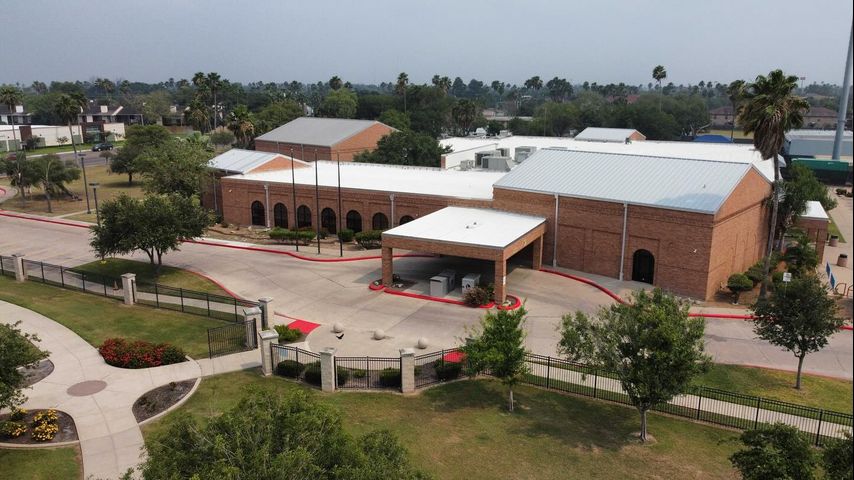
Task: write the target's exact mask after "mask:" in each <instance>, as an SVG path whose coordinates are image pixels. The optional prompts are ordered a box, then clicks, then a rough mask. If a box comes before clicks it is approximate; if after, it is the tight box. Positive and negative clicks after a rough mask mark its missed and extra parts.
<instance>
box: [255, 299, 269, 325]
mask: <svg viewBox="0 0 854 480" xmlns="http://www.w3.org/2000/svg"><path fill="white" fill-rule="evenodd" d="M272 301H273V298H272V297H261V298H259V299H258V303H260V304H261V328H264V329H267V328H270V315H272V313H273V311H272V310H270V302H272Z"/></svg>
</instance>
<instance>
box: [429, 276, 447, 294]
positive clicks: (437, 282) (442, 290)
mask: <svg viewBox="0 0 854 480" xmlns="http://www.w3.org/2000/svg"><path fill="white" fill-rule="evenodd" d="M446 295H448V277H445V276H442V275H436V276H435V277H430V296H432V297H444V296H446Z"/></svg>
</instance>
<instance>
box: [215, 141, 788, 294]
mask: <svg viewBox="0 0 854 480" xmlns="http://www.w3.org/2000/svg"><path fill="white" fill-rule="evenodd" d="M293 166H294V168H293V169H290V168H288V169H283V170H276V169H272V170H267V171H257V172H252V173H247V174H244V175H235V176H229V177H225V178H223V179H222V195H223V199H222V202H223V214H224V217H225V221H227V222H229V223H237V224H243V225H250V224H255V225H259V226H265V227H272V226H281V227H290V228H294V227H307V226H313V227H317V226H318V225H320V226H322V227H323V228H325V229H327V230H329V231H330V232H335V231H337V229H339V228H341V227H346V228H349V229H352V230H356V231H359V230H368V229H374V230H388V231H387V235H384V249H383V257H387V258H388V263H387V265H386V264H385V262H384V270H388V272H385V273H389V279H390V278H391V272H392V264H391V253H392V251H391V250H392V248H406V249H410V248H415V247H417V249H418V250H424V251H431V252H434V253H440V254H443V255H456V256H462V257H466V256H469V257H470V258H478V259H486V260H490V261H494V262H495V269H494V274H495V278H494V280H495V283H496V293H497V294H498V296H499V297H501V296H503V292H504V286H503V275H504V272H505V271H506V261H507V260H508V259H509V257H510V256H512V255H513V254H516V253H517V252H523V253H524V255H526V258H530V257H533V260H532V261H531V264H532V265H533V266H534V267H538V266H539V265H540V263H542V264H547V265H554V266H558V267H564V268H569V269H574V270H579V271H582V272H590V273H595V274H599V275H605V276H610V277H614V278H620V279H626V280H636V281H641V282H646V283H650V284H653V285H656V286H660V287H663V288H665V289H669V290H671V291H673V292H675V293H679V294H682V295H686V296H690V297H694V298H702V299H706V298H710V297H712V296H713V295H714V294H715V293H716V292H717V291H718V290H719V289H720V288H721V285H722V284H723V283H725V282H726V278H727V277H728V276H729V275H730V274H731V273H733V272H738V271H744V270H745V269H746V268H747V267H748V266H750V265H751V264H753V263H754V262H755V261H756V260H758V259H759V258H760V257H761V256H762V255H763V253H764V245H765V239H766V238H767V225H768V218H767V208H766V199H767V198H768V196H769V195H770V192H771V182H770V179H771V178H772V177H773V170H771V169H772V168H773V166H772V161H770V160H768V161H762V160H761V158H760V156H759V154H758V153H757V152H755V151H754V150H753V149H752V147H750V146H746V145H717V144H694V143H682V142H649V141H646V142H636V143H631V144H624V143H600V142H577V143H570V144H568V146H565V147H563V148H561V149H551V148H543V149H540V150H538V151H536V153H534V154H533V155H531V156H528V157H526V159H525V160H524V161H522V162H521V163H519V164H518V165H516V166H515V167H514V168H513V169H512V170H511V171H510V172H509V173H505V172H494V171H479V170H470V171H459V170H441V169H428V168H412V167H397V166H385V165H367V164H356V163H349V162H348V163H344V162H341V164H340V196H339V188H338V175H339V174H338V167H339V165H338V164H337V163H336V162H328V161H319V162H316V163H308V162H302V161H299V160H297V161H294V162H293ZM315 178H317V185H315ZM339 198H340V202H341V204H340V206H339V203H338V202H339ZM449 206H450V207H466V209H465V212H463V213H464V214H465V215H463V216H462V217H460V218H458V217H459V215H445V214H443V216H442V217H441V218H440V220H442V221H441V222H440V223H441V224H443V225H444V224H447V229H448V232H447V234H448V235H450V236H451V237H453V236H454V235H457V234H454V235H451V234H452V233H453V232H451V230H453V229H457V230H459V231H460V232H462V234H460V235H462V236H461V237H459V238H464V239H467V240H465V241H464V242H456V241H449V240H447V238H445V237H442V236H438V237H437V234H436V233H429V234H427V233H425V234H424V235H423V238H419V237H418V236H417V232H419V231H421V232H428V231H430V232H432V230H434V228H433V227H431V228H429V229H424V228H420V227H423V226H424V225H426V224H427V223H430V225H435V224H436V223H435V222H436V219H437V218H439V217H431V219H429V220H428V219H426V218H425V219H424V220H425V221H424V224H423V225H421V226H418V220H419V219H420V218H422V217H426V216H428V215H429V214H431V213H434V212H439V211H440V210H442V209H445V208H446V207H449ZM477 209H490V210H489V212H485V213H484V217H487V216H488V218H489V222H492V223H496V222H497V223H502V222H504V221H505V220H503V219H502V218H503V217H501V215H498V216H496V215H493V214H492V213H493V212H500V213H506V214H507V215H509V216H507V217H506V221H507V222H511V223H515V222H516V220H514V218H516V217H513V215H522V216H525V217H526V218H527V220H525V221H535V220H536V219H542V220H543V222H542V226H538V227H537V228H536V229H535V230H530V231H529V230H525V229H524V228H522V229H520V230H519V231H518V233H519V235H518V236H517V237H514V238H510V239H507V242H506V244H504V245H503V246H501V247H499V246H495V245H489V244H488V243H489V242H486V241H485V240H482V239H481V240H479V239H478V237H477V236H476V235H475V236H472V234H474V233H476V232H483V231H487V229H483V228H480V226H478V225H480V224H478V222H476V221H473V220H471V219H470V217H471V215H477V212H478V210H477ZM532 219H533V220H532ZM413 221H414V222H415V223H413V224H412V226H411V227H410V225H409V222H413ZM443 222H444V223H443ZM535 223H536V222H535ZM404 224H406V226H407V227H409V228H406V229H398V228H395V227H398V226H400V225H404ZM457 224H459V225H457ZM523 224H524V222H523ZM510 226H511V225H510V223H508V229H509V230H512V228H510ZM417 227H419V228H417ZM401 228H402V227H401ZM463 234H464V235H463ZM449 238H450V237H449ZM454 238H456V237H454ZM478 242H480V243H478ZM490 248H491V249H492V250H490ZM496 248H500V249H501V252H499V251H498V250H495V249H496ZM387 280H388V279H387Z"/></svg>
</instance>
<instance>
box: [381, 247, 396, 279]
mask: <svg viewBox="0 0 854 480" xmlns="http://www.w3.org/2000/svg"><path fill="white" fill-rule="evenodd" d="M393 255H394V249H393V248H391V247H383V285H385V286H389V285H391V284H392V282H393V277H394V258H393Z"/></svg>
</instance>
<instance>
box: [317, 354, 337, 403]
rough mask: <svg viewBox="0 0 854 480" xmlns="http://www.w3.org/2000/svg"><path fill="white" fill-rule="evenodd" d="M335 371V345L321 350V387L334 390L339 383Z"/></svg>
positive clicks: (329, 390) (325, 389)
mask: <svg viewBox="0 0 854 480" xmlns="http://www.w3.org/2000/svg"><path fill="white" fill-rule="evenodd" d="M335 374H336V372H335V347H326V348H324V349H323V351H321V352H320V389H321V390H323V391H324V392H334V391H335V386H336V383H337V381H336V380H337V379H336V378H335V377H336V375H335Z"/></svg>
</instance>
